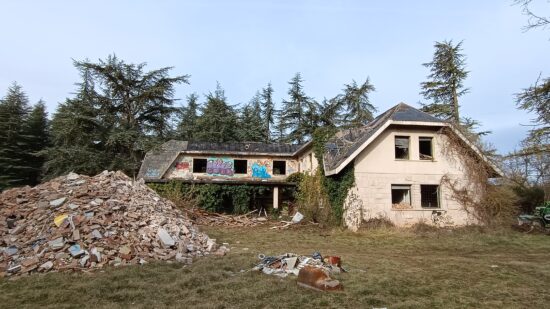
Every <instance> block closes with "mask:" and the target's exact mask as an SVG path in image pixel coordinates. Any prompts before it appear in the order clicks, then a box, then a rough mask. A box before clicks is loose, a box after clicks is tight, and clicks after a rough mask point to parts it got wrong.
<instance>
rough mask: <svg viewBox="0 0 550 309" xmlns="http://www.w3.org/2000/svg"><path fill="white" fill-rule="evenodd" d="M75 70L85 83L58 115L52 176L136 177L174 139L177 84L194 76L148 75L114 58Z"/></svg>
mask: <svg viewBox="0 0 550 309" xmlns="http://www.w3.org/2000/svg"><path fill="white" fill-rule="evenodd" d="M74 65H75V67H76V68H77V69H78V70H79V72H80V74H81V77H82V80H83V81H82V83H80V84H79V91H78V93H77V94H76V97H75V98H73V99H67V100H66V102H65V103H64V104H61V105H60V106H59V108H58V110H57V112H56V113H55V114H54V118H53V120H52V135H53V146H52V147H50V148H49V149H48V150H47V151H46V156H47V162H46V168H47V172H48V175H50V176H56V175H59V174H63V173H66V172H68V171H75V172H78V173H85V174H95V173H98V172H100V171H101V170H104V169H117V170H123V171H124V172H126V173H127V174H129V175H135V174H136V173H137V170H138V169H139V166H140V164H141V159H142V158H143V155H144V154H145V152H146V151H147V150H149V149H150V148H152V147H153V146H154V145H156V144H159V143H162V142H163V141H164V140H166V139H167V138H168V137H169V136H170V134H171V131H172V121H171V120H172V118H173V117H174V115H175V113H176V108H174V107H173V103H174V98H173V96H174V85H175V84H178V83H188V76H187V75H184V76H176V77H170V76H169V75H168V73H169V71H170V69H171V68H170V67H166V68H161V69H157V70H153V71H148V72H146V71H145V70H144V68H145V65H146V64H145V63H141V64H127V63H125V62H124V61H122V60H119V59H118V58H117V57H116V56H114V55H111V56H108V57H107V59H106V60H101V59H100V60H99V62H98V63H93V62H90V61H87V60H86V61H74Z"/></svg>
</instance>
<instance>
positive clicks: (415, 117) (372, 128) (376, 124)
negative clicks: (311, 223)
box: [323, 103, 502, 176]
mask: <svg viewBox="0 0 550 309" xmlns="http://www.w3.org/2000/svg"><path fill="white" fill-rule="evenodd" d="M392 124H396V125H419V126H430V127H450V128H451V129H452V130H453V132H455V133H456V134H457V135H458V136H459V137H460V138H461V139H462V140H463V141H464V142H465V143H466V144H467V145H469V146H470V147H472V148H473V149H474V151H475V152H476V153H477V154H478V155H479V156H480V157H481V158H482V159H483V160H484V161H486V162H487V163H488V165H489V166H490V167H491V168H492V169H493V170H494V172H495V174H497V175H502V172H501V171H500V169H498V167H496V166H495V165H494V164H493V163H492V162H491V161H490V160H489V159H487V158H486V157H485V156H484V155H483V154H482V153H481V151H480V150H479V149H478V148H477V147H476V146H475V145H474V144H473V143H472V142H470V141H469V140H468V139H467V138H466V137H465V136H464V135H463V134H462V133H461V132H460V131H459V130H457V129H456V128H455V127H454V126H453V125H451V124H450V123H449V122H447V121H445V120H441V119H439V118H436V117H434V116H432V115H430V114H428V113H425V112H423V111H420V110H418V109H416V108H414V107H411V106H409V105H407V104H405V103H399V104H397V105H396V106H394V107H392V108H390V109H389V110H387V111H385V112H384V113H382V114H381V115H379V116H378V117H376V118H375V119H374V120H373V121H371V122H370V123H368V124H367V125H365V126H363V127H359V128H352V129H344V130H342V131H340V132H338V133H336V134H335V135H334V137H332V138H331V139H329V141H328V142H327V144H326V145H325V153H324V154H323V165H324V169H325V175H327V176H330V175H335V174H338V173H339V172H340V171H341V170H342V169H343V168H344V167H346V166H347V165H348V164H349V163H350V162H351V161H353V159H355V157H356V156H357V155H359V153H361V151H363V149H365V148H366V147H367V146H368V145H369V144H370V143H371V142H372V141H374V139H376V137H377V136H378V135H380V133H382V132H383V131H384V130H385V129H386V128H387V127H389V126H390V125H392Z"/></svg>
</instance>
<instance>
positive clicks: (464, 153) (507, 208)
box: [440, 127, 516, 225]
mask: <svg viewBox="0 0 550 309" xmlns="http://www.w3.org/2000/svg"><path fill="white" fill-rule="evenodd" d="M440 133H441V134H442V135H444V136H445V139H444V145H443V147H442V148H443V153H444V155H445V157H446V158H448V159H449V160H454V161H453V162H455V163H460V166H461V169H462V171H463V173H464V175H463V176H462V177H460V178H458V179H457V178H456V177H453V176H452V175H449V174H447V175H444V176H443V177H442V179H441V185H442V186H445V187H446V188H449V189H450V195H451V198H452V199H453V200H455V201H456V202H458V203H459V204H460V205H461V206H462V208H463V209H464V210H465V211H466V212H467V213H468V214H469V215H471V216H472V217H474V218H475V219H476V220H477V221H478V222H479V223H482V224H484V225H500V224H502V223H505V222H510V220H512V218H513V217H514V215H515V200H516V198H515V196H514V195H513V194H512V193H511V192H510V190H508V189H507V188H506V187H504V186H495V185H492V184H490V183H489V181H488V178H489V177H490V176H491V170H490V168H489V167H488V166H487V163H486V162H485V161H483V160H481V159H480V158H479V154H478V153H476V152H475V150H474V149H473V148H472V147H470V146H469V145H467V144H466V143H465V142H464V141H463V140H462V139H461V138H460V137H459V136H457V134H455V133H454V132H453V131H452V129H451V128H447V127H445V128H443V129H441V131H440Z"/></svg>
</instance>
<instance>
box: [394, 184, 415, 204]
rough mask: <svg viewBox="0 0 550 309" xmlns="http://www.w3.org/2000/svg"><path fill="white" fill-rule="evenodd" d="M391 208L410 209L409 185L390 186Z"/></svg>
mask: <svg viewBox="0 0 550 309" xmlns="http://www.w3.org/2000/svg"><path fill="white" fill-rule="evenodd" d="M391 203H392V208H395V209H407V208H411V185H391Z"/></svg>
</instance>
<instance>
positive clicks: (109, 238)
mask: <svg viewBox="0 0 550 309" xmlns="http://www.w3.org/2000/svg"><path fill="white" fill-rule="evenodd" d="M228 251H229V248H228V247H227V246H221V247H218V246H217V245H216V241H215V239H210V238H209V237H208V236H207V235H206V234H204V233H201V232H199V231H198V229H197V227H196V226H195V225H194V224H193V223H192V222H191V220H190V219H189V218H188V217H187V215H186V214H185V213H183V212H182V211H180V210H179V209H177V208H176V207H175V205H174V204H173V203H172V202H170V201H168V200H166V199H163V198H161V197H159V196H158V195H157V194H156V193H155V192H154V191H153V190H151V189H150V188H149V187H147V186H146V185H145V184H144V183H143V181H132V179H130V178H129V177H128V176H126V175H124V174H123V173H121V172H108V171H104V172H103V173H101V174H99V175H96V176H94V177H88V176H83V175H78V174H75V173H70V174H69V175H67V176H62V177H58V178H56V179H53V180H51V181H49V182H46V183H43V184H40V185H38V186H36V187H33V188H31V187H28V186H27V187H22V188H15V189H10V190H7V191H4V192H3V193H2V194H0V276H12V275H20V274H27V273H33V272H46V271H72V270H89V269H99V268H102V267H104V266H106V265H112V266H119V265H132V264H143V263H146V262H147V261H151V260H174V261H178V262H182V263H191V262H192V261H193V258H196V257H200V256H203V255H207V254H216V255H224V254H226V253H227V252H228Z"/></svg>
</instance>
